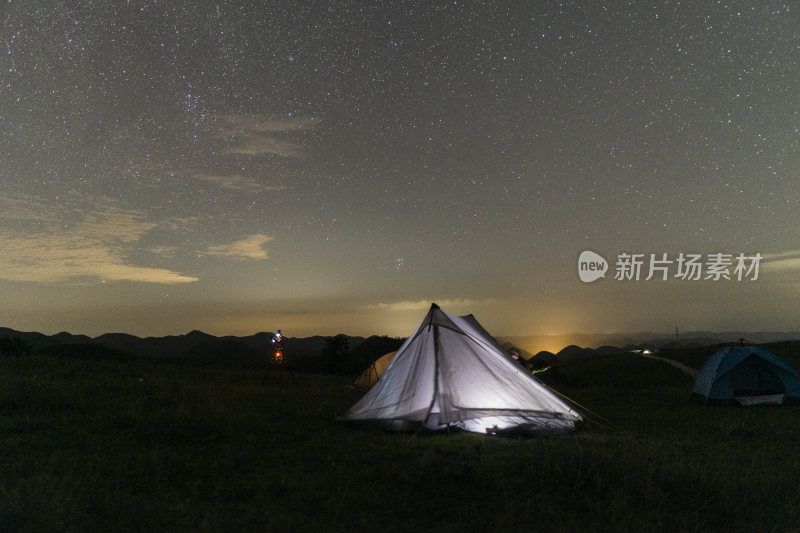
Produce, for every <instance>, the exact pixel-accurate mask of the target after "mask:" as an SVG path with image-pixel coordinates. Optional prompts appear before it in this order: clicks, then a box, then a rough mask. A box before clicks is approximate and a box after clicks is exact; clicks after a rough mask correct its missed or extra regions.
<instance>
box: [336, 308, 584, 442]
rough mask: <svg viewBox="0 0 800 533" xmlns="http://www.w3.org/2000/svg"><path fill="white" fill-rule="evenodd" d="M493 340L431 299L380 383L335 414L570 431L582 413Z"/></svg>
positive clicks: (364, 420) (367, 421) (389, 422)
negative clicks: (428, 308) (345, 408)
mask: <svg viewBox="0 0 800 533" xmlns="http://www.w3.org/2000/svg"><path fill="white" fill-rule="evenodd" d="M487 337H488V338H487ZM490 339H491V336H490V335H488V333H486V330H484V329H483V328H482V327H481V326H480V324H478V323H477V321H476V320H475V319H474V317H469V318H466V317H458V316H454V315H450V314H449V313H446V312H445V311H443V310H442V309H440V308H439V306H437V305H436V304H433V305H432V306H431V309H430V311H429V312H428V314H427V316H426V317H425V319H424V320H423V321H422V323H421V324H420V325H419V327H418V328H417V330H416V331H415V332H414V334H413V335H412V336H410V337H409V338H408V339H407V340H406V342H405V343H403V345H402V346H401V347H400V349H399V350H397V354H396V355H395V357H394V358H393V359H392V362H391V364H390V365H389V367H388V368H387V369H386V371H385V372H384V373H383V375H382V376H381V378H380V380H379V381H378V383H377V384H376V385H375V386H374V387H372V388H371V389H370V390H369V391H368V392H367V393H366V394H365V395H364V396H363V397H362V398H361V400H359V401H358V402H357V403H356V404H355V405H354V406H353V407H351V408H350V410H349V411H347V412H346V413H345V414H344V415H343V416H342V417H340V419H341V420H345V421H349V422H352V423H357V424H364V425H373V426H377V427H382V428H388V429H414V428H427V429H444V428H447V427H458V428H461V429H465V430H468V431H475V432H479V433H484V432H486V433H503V432H523V433H540V432H541V433H562V432H567V431H571V430H572V429H574V423H575V422H576V421H578V420H581V416H580V415H579V414H578V413H577V412H576V411H574V410H573V409H571V408H570V407H569V405H567V404H566V402H564V401H563V400H561V399H560V398H558V397H557V396H556V395H555V394H554V393H552V392H551V391H550V390H549V389H547V387H545V386H544V385H543V384H542V383H541V382H540V381H539V380H537V379H536V378H535V377H533V376H532V375H531V374H530V373H529V372H527V371H526V369H525V368H523V367H522V366H521V365H519V364H518V363H517V362H515V361H514V360H513V359H512V358H511V357H510V356H509V355H508V354H506V353H504V352H503V351H502V349H501V348H500V347H499V345H497V342H496V341H494V342H492V340H490Z"/></svg>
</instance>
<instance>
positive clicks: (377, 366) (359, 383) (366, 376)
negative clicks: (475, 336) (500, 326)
mask: <svg viewBox="0 0 800 533" xmlns="http://www.w3.org/2000/svg"><path fill="white" fill-rule="evenodd" d="M461 318H463V319H464V320H466V321H467V322H468V323H469V324H470V325H471V326H472V327H473V328H474V329H475V331H476V332H477V333H479V334H480V335H481V336H482V337H483V338H484V340H486V341H487V342H489V343H490V344H492V346H494V347H495V348H497V350H498V351H500V352H505V350H504V349H503V347H502V346H501V345H500V343H499V342H497V339H495V338H494V337H493V336H492V335H491V334H490V333H489V332H488V331H486V330H485V329H484V328H483V326H481V324H480V323H479V322H478V320H477V319H476V318H475V317H474V316H473V315H464V316H462V317H461ZM396 353H397V352H396V351H394V352H389V353H387V354H386V355H382V356H381V357H379V358H378V359H376V360H375V361H374V362H373V363H372V364H371V365H369V366H368V367H367V368H366V369H365V370H364V371H363V372H362V373H361V375H360V376H358V379H356V381H355V386H356V387H361V388H363V389H370V388H372V387H374V386H375V384H376V383H377V382H378V380H379V379H380V377H381V376H382V375H383V373H384V372H386V369H387V368H389V365H390V364H391V362H392V359H394V356H395V354H396Z"/></svg>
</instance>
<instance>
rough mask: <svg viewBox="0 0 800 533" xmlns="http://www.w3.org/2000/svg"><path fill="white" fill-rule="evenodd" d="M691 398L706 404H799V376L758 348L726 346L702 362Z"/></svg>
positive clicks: (771, 354) (787, 365)
mask: <svg viewBox="0 0 800 533" xmlns="http://www.w3.org/2000/svg"><path fill="white" fill-rule="evenodd" d="M692 397H693V398H695V399H697V400H701V401H705V402H710V403H740V404H742V405H755V404H760V403H788V402H797V401H800V376H798V374H797V371H796V370H795V369H794V368H793V367H792V365H791V364H789V362H788V361H786V360H785V359H783V358H782V357H779V356H777V355H775V354H774V353H772V352H770V351H769V350H767V349H765V348H762V347H759V346H729V347H726V348H722V349H721V350H719V351H718V352H717V353H715V354H714V355H712V356H711V357H709V358H708V359H706V361H705V362H704V363H703V366H702V368H701V369H700V373H699V374H698V375H697V379H696V380H695V383H694V388H693V389H692Z"/></svg>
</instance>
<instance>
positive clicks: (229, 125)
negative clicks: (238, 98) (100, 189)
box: [217, 115, 318, 157]
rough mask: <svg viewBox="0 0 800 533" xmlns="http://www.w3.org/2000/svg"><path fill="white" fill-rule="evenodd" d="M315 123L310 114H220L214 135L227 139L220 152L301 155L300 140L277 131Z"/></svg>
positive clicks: (291, 130)
mask: <svg viewBox="0 0 800 533" xmlns="http://www.w3.org/2000/svg"><path fill="white" fill-rule="evenodd" d="M317 123H318V121H316V120H314V119H312V118H308V119H300V118H297V119H274V118H270V117H266V116H264V115H223V116H222V117H220V119H219V121H218V124H217V127H218V134H217V138H220V139H224V140H226V141H228V142H230V143H231V144H230V146H229V147H228V148H227V150H226V151H225V152H224V153H226V154H242V155H250V156H258V155H266V154H271V155H277V156H281V157H302V155H303V152H302V148H301V146H300V144H298V143H297V142H295V141H287V140H285V139H281V138H278V137H277V135H278V134H286V133H289V132H294V131H300V130H306V129H310V128H312V127H314V126H316V125H317Z"/></svg>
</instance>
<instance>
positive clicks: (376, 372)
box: [356, 352, 397, 389]
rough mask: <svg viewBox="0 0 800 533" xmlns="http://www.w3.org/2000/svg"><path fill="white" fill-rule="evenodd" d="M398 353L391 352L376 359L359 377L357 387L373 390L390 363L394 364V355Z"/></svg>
mask: <svg viewBox="0 0 800 533" xmlns="http://www.w3.org/2000/svg"><path fill="white" fill-rule="evenodd" d="M396 353H397V352H389V353H387V354H386V355H382V356H380V357H379V358H378V359H376V360H375V362H374V363H372V364H371V365H369V367H367V369H366V370H364V371H363V372H362V373H361V375H360V376H358V379H357V380H356V387H362V388H364V389H369V388H372V386H373V385H375V384H376V383H377V382H378V379H380V377H381V376H382V375H383V373H384V372H385V371H386V368H387V367H388V366H389V363H391V362H392V359H393V358H394V354H396Z"/></svg>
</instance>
